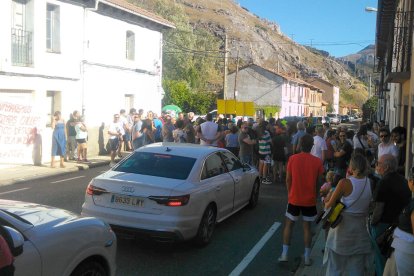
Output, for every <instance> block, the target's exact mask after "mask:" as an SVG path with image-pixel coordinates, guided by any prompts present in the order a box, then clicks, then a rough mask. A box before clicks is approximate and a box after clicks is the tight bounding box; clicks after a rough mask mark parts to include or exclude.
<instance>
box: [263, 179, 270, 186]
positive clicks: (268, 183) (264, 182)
mask: <svg viewBox="0 0 414 276" xmlns="http://www.w3.org/2000/svg"><path fill="white" fill-rule="evenodd" d="M262 184H263V185H270V184H272V181H271V180H270V179H269V178H263V179H262Z"/></svg>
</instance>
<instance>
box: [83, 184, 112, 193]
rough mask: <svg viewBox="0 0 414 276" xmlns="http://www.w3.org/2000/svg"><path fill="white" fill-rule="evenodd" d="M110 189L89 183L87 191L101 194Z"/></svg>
mask: <svg viewBox="0 0 414 276" xmlns="http://www.w3.org/2000/svg"><path fill="white" fill-rule="evenodd" d="M107 192H108V191H107V190H105V189H102V188H98V187H96V186H93V185H91V184H89V185H88V187H87V188H86V193H87V194H88V195H101V194H105V193H107Z"/></svg>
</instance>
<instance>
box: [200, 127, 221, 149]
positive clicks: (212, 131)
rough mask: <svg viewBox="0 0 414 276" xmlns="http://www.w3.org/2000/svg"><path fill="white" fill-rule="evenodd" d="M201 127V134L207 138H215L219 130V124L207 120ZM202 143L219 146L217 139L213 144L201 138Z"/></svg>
mask: <svg viewBox="0 0 414 276" xmlns="http://www.w3.org/2000/svg"><path fill="white" fill-rule="evenodd" d="M200 128H201V134H202V135H203V137H204V138H205V139H207V140H213V139H214V138H215V137H216V134H217V130H218V124H216V123H214V122H211V121H207V122H204V123H202V124H201V125H200ZM200 145H204V146H217V141H214V142H213V143H212V144H207V143H206V142H205V141H203V140H200Z"/></svg>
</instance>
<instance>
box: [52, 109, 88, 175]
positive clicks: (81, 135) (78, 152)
mask: <svg viewBox="0 0 414 276" xmlns="http://www.w3.org/2000/svg"><path fill="white" fill-rule="evenodd" d="M51 128H52V130H53V133H52V151H51V155H52V156H51V161H50V167H52V168H55V156H59V161H60V167H61V168H65V164H64V162H65V161H68V160H77V162H89V161H88V158H87V153H88V147H87V140H88V130H87V128H86V124H85V121H84V119H83V117H82V116H81V114H80V113H79V111H77V110H75V111H73V112H72V113H71V114H70V119H69V120H68V121H67V122H65V120H64V119H63V118H62V114H61V112H60V111H55V113H54V114H53V117H52V120H51Z"/></svg>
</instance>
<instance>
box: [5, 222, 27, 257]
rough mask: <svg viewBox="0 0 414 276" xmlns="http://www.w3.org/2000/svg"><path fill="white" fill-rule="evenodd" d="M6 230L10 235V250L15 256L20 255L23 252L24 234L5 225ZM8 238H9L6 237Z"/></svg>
mask: <svg viewBox="0 0 414 276" xmlns="http://www.w3.org/2000/svg"><path fill="white" fill-rule="evenodd" d="M3 228H4V230H5V232H6V233H7V234H8V235H9V239H10V243H11V244H9V246H10V251H11V253H12V254H13V256H14V257H17V256H19V255H20V254H22V253H23V245H24V237H23V235H22V234H21V233H20V232H19V231H17V230H16V229H14V228H11V227H9V226H3ZM6 240H7V239H6Z"/></svg>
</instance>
